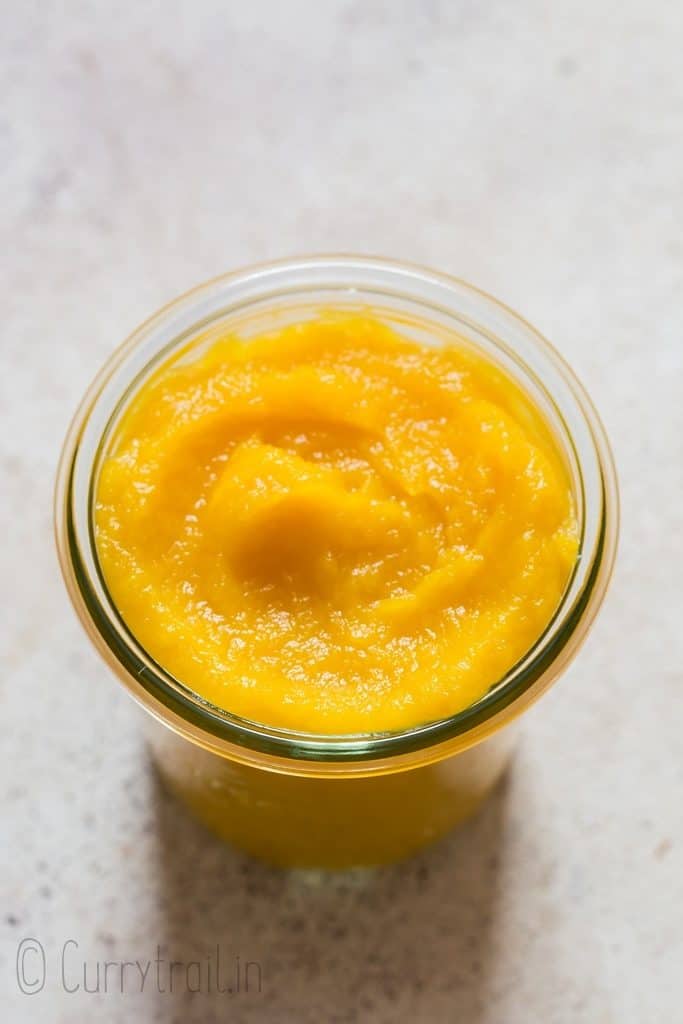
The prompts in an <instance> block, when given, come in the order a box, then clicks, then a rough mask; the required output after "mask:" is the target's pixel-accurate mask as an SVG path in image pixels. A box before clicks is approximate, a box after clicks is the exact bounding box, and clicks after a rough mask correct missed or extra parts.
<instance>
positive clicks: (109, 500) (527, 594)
mask: <svg viewBox="0 0 683 1024" xmlns="http://www.w3.org/2000/svg"><path fill="white" fill-rule="evenodd" d="M96 533H97V546H98V551H99V557H100V560H101V564H102V569H103V572H104V575H105V578H106V581H107V583H108V586H109V588H110V591H111V594H112V596H113V599H114V601H115V603H116V604H117V606H118V608H119V610H120V613H121V615H122V617H123V619H124V620H125V621H126V623H127V624H128V626H129V627H130V629H131V631H132V632H133V633H134V634H135V636H137V638H138V640H139V641H140V642H141V643H142V645H143V646H144V647H145V648H146V649H147V650H148V651H149V653H150V654H151V655H152V656H153V657H154V658H155V659H156V660H157V661H158V662H159V663H160V664H161V665H162V666H164V667H165V668H166V669H167V670H168V671H170V672H171V673H172V674H173V675H174V676H175V677H176V678H177V679H179V680H181V681H182V682H183V683H185V684H186V685H187V686H188V687H190V688H191V689H192V690H194V691H195V692H196V693H198V694H200V695H201V696H202V697H204V698H206V699H207V700H209V701H211V702H212V703H213V704H215V705H218V706H220V707H222V708H225V709H227V710H229V711H231V712H234V713H236V714H238V715H241V716H243V717H246V718H249V719H252V720H254V721H257V722H261V723H265V724H268V725H271V726H281V727H286V728H292V729H297V730H304V731H308V732H318V733H352V732H381V731H384V730H394V729H401V728H405V727H408V726H414V725H417V724H419V723H422V722H427V721H432V720H435V719H439V718H442V717H445V716H447V715H450V714H452V713H454V712H456V711H458V710H461V709H463V708H465V707H466V706H468V705H470V704H471V703H472V702H473V701H475V700H477V699H478V698H480V697H481V696H483V694H484V693H486V691H487V689H488V688H489V687H490V686H491V685H492V684H493V683H495V682H496V681H497V680H498V679H499V678H500V677H501V676H502V675H503V674H504V673H505V672H506V671H507V670H508V669H509V668H511V666H512V665H514V663H515V662H516V661H517V660H518V659H519V658H520V657H521V656H522V655H523V654H524V653H525V652H526V651H527V650H528V649H529V647H530V646H531V645H532V644H533V642H534V641H535V640H536V639H537V637H538V636H539V635H540V633H541V632H542V630H543V628H544V627H545V626H546V625H547V623H548V621H549V619H550V618H551V616H552V613H553V611H554V609H555V608H556V606H557V604H558V601H559V600H560V597H561V595H562V593H563V590H564V588H565V586H566V584H567V582H568V578H569V575H570V572H571V569H572V566H573V564H574V562H575V559H576V552H577V539H576V522H575V515H574V511H573V506H572V499H571V495H570V488H569V482H568V478H567V475H566V472H565V469H564V467H563V464H562V462H561V460H560V457H559V455H558V453H557V451H556V449H555V447H554V445H553V442H552V440H551V438H550V435H549V432H548V431H547V429H546V427H545V425H544V423H543V421H542V419H541V417H540V415H539V414H538V412H536V411H535V410H534V409H533V407H532V406H531V405H530V403H529V401H528V400H527V399H526V398H525V397H524V396H523V395H522V393H521V391H520V390H519V389H518V388H517V387H516V385H514V384H513V383H512V382H511V381H510V380H509V379H507V378H506V377H505V376H504V375H503V374H502V373H500V372H499V371H498V370H497V369H495V368H494V367H493V366H492V365H490V364H489V363H487V362H484V361H483V360H481V359H479V358H475V357H474V356H473V355H471V354H470V353H468V352H467V351H466V350H465V349H464V347H463V348H461V347H459V346H457V345H453V346H449V347H446V348H444V347H438V348H430V347H427V346H422V345H419V344H416V343H413V342H410V341H407V340H405V339H404V338H402V337H401V336H399V335H398V334H397V333H395V332H394V331H392V330H390V329H389V328H388V327H386V326H384V325H382V324H381V323H380V322H379V321H377V320H375V319H372V318H370V317H369V316H368V317H365V316H362V317H361V316H356V317H349V316H343V315H338V316H335V315H334V314H329V315H326V316H323V317H321V318H320V319H317V320H313V321H309V322H305V323H301V324H297V325H296V326H292V327H287V328H285V329H283V330H281V331H279V332H277V333H272V334H266V335H262V336H259V337H256V338H251V339H249V340H248V341H245V340H242V339H240V338H238V337H234V336H230V337H221V338H220V339H219V340H218V341H215V342H213V343H212V344H210V346H209V347H208V348H205V350H204V352H203V354H201V355H199V356H196V357H195V358H194V359H192V355H191V353H186V354H185V356H184V358H183V360H182V361H179V360H178V359H176V360H175V361H172V362H169V363H167V364H166V365H164V366H162V368H161V369H160V370H158V371H157V372H156V374H155V375H154V376H153V377H152V378H151V380H149V381H148V382H147V383H145V384H144V386H143V387H142V389H141V392H140V394H139V395H138V397H137V398H136V399H135V401H134V402H133V404H132V405H131V407H129V409H128V410H127V411H126V412H125V413H124V415H123V417H122V419H121V421H120V423H119V425H118V427H117V430H116V433H115V438H114V442H113V445H112V449H111V453H110V455H109V456H108V457H107V459H106V460H105V462H104V465H103V468H102V472H101V475H100V478H99V484H98V488H97V494H96Z"/></svg>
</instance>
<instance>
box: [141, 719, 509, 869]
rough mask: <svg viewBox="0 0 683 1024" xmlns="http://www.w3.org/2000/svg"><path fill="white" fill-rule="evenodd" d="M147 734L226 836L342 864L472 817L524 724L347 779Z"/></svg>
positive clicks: (416, 841) (180, 790) (275, 855)
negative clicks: (436, 755)
mask: <svg viewBox="0 0 683 1024" xmlns="http://www.w3.org/2000/svg"><path fill="white" fill-rule="evenodd" d="M148 738H149V742H150V745H151V748H152V753H153V755H154V758H155V761H156V762H157V765H158V768H159V772H160V775H161V778H162V780H163V782H164V784H165V786H166V787H167V789H169V790H170V792H171V793H172V794H173V795H174V796H177V797H178V798H179V799H180V800H181V801H182V802H183V803H184V804H185V805H186V806H187V807H188V808H189V809H190V811H191V812H192V813H193V814H194V815H195V816H196V817H197V818H198V819H199V820H200V821H201V822H202V824H204V825H205V826H206V827H207V828H209V829H210V831H212V832H213V833H214V834H215V835H217V836H218V837H219V838H221V839H223V840H225V841H227V842H228V843H230V844H231V845H232V846H235V847H237V848H238V849H240V850H242V851H244V852H246V853H248V854H251V855H252V856H254V857H256V858H258V859H259V860H261V861H264V862H265V863H267V864H270V865H273V866H275V867H280V868H320V869H325V870H340V869H345V868H355V867H375V866H379V865H382V864H389V863H393V862H395V861H398V860H403V859H405V858H407V857H409V856H411V855H412V854H414V853H416V852H417V851H419V850H421V849H422V848H424V847H426V846H429V845H431V844H432V843H434V842H437V841H438V840H439V839H442V838H443V837H444V836H446V835H447V834H448V833H449V832H450V831H451V830H452V829H454V828H455V827H457V826H458V825H460V824H462V823H463V822H464V821H466V820H467V819H468V818H469V817H471V816H472V815H473V814H474V813H475V812H476V810H477V809H478V808H479V806H480V805H481V803H482V802H483V800H484V799H485V798H486V797H487V796H488V795H489V794H490V792H491V790H492V789H493V787H494V786H495V785H496V783H497V782H498V781H499V780H500V778H501V776H502V775H503V772H504V770H505V768H506V766H507V764H508V762H509V758H510V754H511V752H512V750H513V749H514V745H515V742H516V738H517V730H516V728H515V726H514V725H513V726H507V727H506V728H505V729H503V730H502V731H499V732H498V733H496V734H495V735H493V736H492V737H490V738H489V739H487V740H486V741H485V742H483V743H481V744H479V745H478V746H476V747H473V748H471V749H469V750H466V751H464V752H463V753H460V754H457V755H455V756H453V757H450V758H447V759H445V760H442V761H439V762H437V763H434V764H431V765H424V766H422V767H418V768H414V769H410V770H407V771H403V772H395V773H393V774H378V775H376V776H372V777H354V778H345V779H343V778H306V777H301V776H297V775H285V774H279V773H277V772H270V771H263V770H261V769H259V768H255V767H249V766H246V765H241V764H238V763H236V762H234V761H231V760H228V759H226V758H221V757H218V756H217V755H215V754H212V753H210V752H208V751H206V750H204V749H202V748H200V747H196V746H194V745H193V744H190V743H188V742H187V741H186V740H185V739H183V738H181V737H178V736H177V735H175V734H174V733H172V732H171V731H169V730H168V729H166V728H165V727H163V726H161V725H159V724H158V723H156V722H151V723H149V724H148Z"/></svg>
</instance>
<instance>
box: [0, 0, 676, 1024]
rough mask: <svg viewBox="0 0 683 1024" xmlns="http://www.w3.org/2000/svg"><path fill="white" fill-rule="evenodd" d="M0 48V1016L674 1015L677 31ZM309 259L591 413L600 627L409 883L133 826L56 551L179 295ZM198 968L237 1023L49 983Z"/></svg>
mask: <svg viewBox="0 0 683 1024" xmlns="http://www.w3.org/2000/svg"><path fill="white" fill-rule="evenodd" d="M1 47H2V59H1V61H0V79H1V81H0V95H2V99H3V102H2V106H1V108H0V154H1V157H0V175H1V178H0V185H1V187H0V216H1V222H2V239H3V247H2V248H3V260H2V263H3V268H2V270H3V272H2V277H1V279H0V288H1V292H0V297H1V300H2V303H1V308H2V328H1V345H2V373H0V415H1V417H2V429H1V430H0V455H1V459H2V462H1V472H2V482H1V491H0V493H1V495H2V501H1V503H0V515H1V516H2V533H1V535H2V548H1V551H2V564H1V572H0V581H1V586H2V590H3V594H2V602H1V605H0V608H1V611H0V615H1V640H2V645H1V652H2V658H3V671H2V675H1V680H2V683H1V685H2V698H1V699H2V706H1V711H0V715H1V719H0V721H1V728H0V735H1V743H2V755H3V761H2V764H3V770H2V776H1V780H0V792H1V796H2V807H3V811H2V844H1V847H0V856H1V857H2V865H1V870H0V879H1V882H0V885H1V889H2V901H1V910H2V916H1V920H0V935H1V941H0V954H1V957H2V963H1V965H0V994H1V996H2V1005H3V1016H4V1018H5V1019H7V1020H11V1021H12V1022H13V1024H18V1022H23V1021H31V1022H38V1024H42V1022H52V1021H59V1022H62V1021H64V1022H67V1021H68V1022H69V1024H72V1022H77V1024H78V1022H81V1021H83V1022H85V1021H88V1022H90V1021H93V1020H101V1021H139V1022H141V1024H147V1022H151V1021H167V1020H168V1021H176V1020H177V1021H183V1022H193V1021H196V1022H202V1024H205V1022H208V1021H211V1020H213V1019H216V1020H229V1021H234V1022H238V1024H241V1022H245V1024H252V1022H253V1024H289V1022H292V1024H295V1022H297V1024H298V1022H302V1024H305V1022H316V1024H318V1022H320V1021H339V1022H342V1021H349V1022H351V1021H364V1022H366V1021H367V1022H370V1024H380V1022H384V1021H387V1022H392V1024H396V1022H404V1021H405V1022H417V1024H423V1022H424V1024H446V1022H448V1024H456V1022H457V1024H459V1022H467V1024H536V1022H538V1024H565V1022H566V1024H569V1022H571V1024H660V1022H661V1024H672V1022H674V1021H676V1020H678V1019H681V1017H680V1015H681V997H680V985H679V980H680V976H681V970H682V969H683V920H682V917H683V859H682V858H683V821H682V815H681V807H682V804H683V801H682V799H681V792H682V785H683V753H682V751H683V747H682V744H681V736H682V734H683V715H682V710H683V695H682V685H683V667H682V666H683V628H682V627H681V616H682V613H683V600H682V597H681V583H680V580H681V567H682V559H683V534H682V533H681V505H682V499H683V478H682V474H683V440H682V439H683V402H682V399H683V340H682V338H683V304H682V302H681V294H682V292H683V241H682V240H681V225H682V224H683V189H682V187H681V181H682V178H683V76H681V73H680V54H681V52H682V50H683V8H681V6H680V3H678V2H675V0H674V2H671V3H666V2H664V0H650V2H645V0H636V2H634V0H624V2H623V3H620V4H618V5H615V4H612V3H607V2H606V0H598V2H596V0H578V2H575V3H572V4H566V5H561V4H554V5H551V4H548V3H546V2H545V0H523V2H521V0H520V2H519V3H515V4H512V3H509V2H507V0H491V2H488V3H475V2H473V0H450V2H446V0H444V2H439V0H430V2H427V0H424V2H421V0H396V2H393V3H389V2H386V3H383V2H374V0H362V2H355V0H351V2H348V0H347V2H345V3H341V2H339V3H336V2H320V3H310V2H304V0H293V2H288V3H278V2H276V0H272V2H270V3H266V2H262V0H252V2H250V3H244V4H236V3H218V2H206V0H195V2H194V3H184V4H181V3H176V2H167V3H165V4H163V5H160V4H152V3H143V2H141V3H132V2H131V3H123V4H107V3H100V4H93V3H86V2H80V3H79V2H76V0H67V2H65V3H61V4H57V3H52V2H48V3H41V2H38V0H26V2H24V3H21V4H18V3H17V4H7V5H6V7H5V12H4V18H3V31H2V42H1ZM320 250H361V251H366V252H378V253H384V254H388V255H394V256H398V257H403V258H409V259H414V260H418V261H422V262H426V263H428V264H432V265H434V266H436V267H440V268H443V269H445V270H449V271H452V272H454V273H456V274H459V275H461V276H464V277H466V278H468V279H470V280H471V281H473V282H475V283H477V284H479V285H481V286H482V287H484V288H485V289H487V290H489V291H491V292H493V293H494V294H497V295H499V296H500V297H501V298H503V299H504V300H506V301H507V302H509V303H510V304H511V305H513V306H515V307H517V308H518V309H520V310H521V311H523V312H524V313H525V314H526V315H527V316H528V317H529V318H530V319H531V320H532V321H533V322H535V323H536V324H537V325H538V326H539V327H540V328H541V329H542V330H543V331H544V332H545V333H546V334H547V335H549V336H550V337H551V338H552V339H553V340H554V341H555V343H556V344H557V346H558V347H559V348H560V350H561V351H562V352H563V353H564V355H565V356H566V357H567V359H568V360H569V361H570V362H571V363H572V364H573V365H574V366H575V368H576V369H577V371H578V372H579V374H580V376H581V377H582V378H583V380H584V381H585V383H586V384H587V386H588V388H589V390H590V392H591V393H592V395H593V397H594V399H595V401H596V403H597V405H598V406H599V408H600V410H601V412H602V415H603V417H604V420H605V423H606V425H607V428H608V430H609V433H610V435H611V437H612V440H613V442H614V446H615V450H616V456H617V461H618V465H619V469H620V475H621V484H622V498H623V506H624V517H623V530H622V544H621V553H620V560H619V566H618V571H617V574H616V578H615V582H614V586H613V589H612V591H611V593H610V596H609V599H608V602H607V604H606V606H605V608H604V611H603V614H602V616H601V618H600V621H599V623H598V625H597V627H596V629H595V631H594V633H593V634H592V636H591V639H590V642H589V643H588V645H587V646H586V647H585V649H584V650H583V652H582V653H581V655H580V657H579V659H578V660H577V662H576V663H575V664H574V666H573V667H572V668H571V670H570V671H569V673H568V674H567V676H566V677H565V679H564V680H563V681H562V683H561V684H560V685H558V686H557V687H556V688H555V690H554V691H553V692H552V693H551V694H550V695H548V696H547V698H545V699H544V700H543V701H542V702H541V703H540V704H539V705H538V706H537V707H536V708H535V709H534V710H533V711H532V712H531V713H530V714H529V716H528V719H527V721H526V727H525V732H524V736H523V740H522V744H521V747H520V750H519V754H518V756H517V758H516V761H515V763H514V766H513V768H512V770H511V772H510V774H509V777H508V780H507V784H506V785H505V787H504V788H503V789H501V790H500V791H499V792H498V794H497V796H496V797H495V798H494V799H493V800H492V801H491V802H490V803H489V804H488V806H487V807H486V808H485V810H484V811H483V812H482V813H481V814H480V815H479V816H478V817H477V818H476V820H474V821H473V822H471V824H469V825H468V826H466V827H465V828H464V829H463V830H462V831H461V832H460V833H459V834H457V835H454V836H453V837H452V838H451V839H449V840H448V841H446V842H445V843H442V844H441V845H440V846H438V847H437V848H435V849H434V850H433V851H432V852H430V853H427V854H425V855H424V856H421V857H419V858H418V859H417V860H414V861H412V862H410V863H408V864H405V865H403V866H400V867H397V868H394V869H390V870H386V871H382V872H379V873H376V874H374V875H368V876H364V875H343V876H339V877H335V878H322V877H318V876H299V875H287V874H280V873H277V872H273V871H269V870H266V869H265V868H262V867H260V866H258V865H257V864H254V863H251V862H250V861H248V860H247V859H245V858H244V857H242V856H240V855H239V854H237V853H234V852H232V851H230V850H229V849H226V848H223V847H222V846H221V845H220V844H219V843H218V842H217V841H214V840H213V839H212V838H211V837H210V836H208V835H207V834H205V832H204V831H203V830H202V829H201V828H200V827H199V826H198V825H196V824H194V822H193V821H191V820H190V819H189V818H188V817H187V815H186V814H185V812H184V811H183V810H182V809H181V808H180V807H178V806H177V805H176V804H175V803H174V802H173V801H172V800H170V799H168V798H167V797H165V796H164V795H163V794H162V792H160V790H159V788H158V784H157V783H156V781H155V778H154V776H153V774H152V772H151V771H150V766H149V763H148V760H147V757H146V754H145V749H144V747H143V744H142V740H141V737H140V732H139V729H138V724H139V722H138V718H137V715H138V712H137V711H136V710H135V708H134V706H133V705H132V703H131V702H130V701H129V700H128V698H127V697H126V696H125V695H124V693H123V692H122V690H121V689H120V688H119V687H118V686H117V685H116V684H115V683H114V681H113V680H112V679H110V678H108V677H107V676H106V675H105V673H104V672H103V670H102V668H101V667H100V664H99V663H98V660H97V658H96V656H95V655H94V653H93V652H92V651H91V650H90V648H89V646H88V643H87V641H86V640H85V637H84V635H83V634H82V632H81V629H80V627H79V626H78V624H77V622H76V621H75V618H74V615H73V613H72V611H71V609H70V607H69V606H68V603H67V600H66V597H65V594H64V591H63V587H62V584H61V581H60V579H59V577H58V573H57V566H56V559H55V556H54V553H53V543H52V536H51V526H50V518H51V507H50V506H51V489H52V483H53V477H54V470H55V462H56V459H57V455H58V450H59V447H60V443H61V440H62V437H63V434H64V432H65V429H66V425H67V422H68V419H69V417H70V415H71V413H72V411H73V409H74V407H75V405H76V403H77V401H78V399H79V397H80V395H81V393H82V391H83V389H84V388H85V386H86V384H87V383H88V382H89V380H90V378H91V377H92V375H93V374H94V372H95V371H96V370H97V368H98V367H99V366H100V364H101V363H102V361H103V360H104V359H105V358H106V356H107V355H108V354H109V353H110V352H111V350H112V348H113V346H114V345H116V344H117V342H119V341H120V340H121V339H122V338H123V337H124V336H125V335H126V334H127V333H128V332H129V331H130V330H131V329H132V328H133V327H134V326H135V325H136V324H137V323H138V322H139V321H140V320H141V319H142V318H143V317H145V316H146V315H147V314H148V313H149V312H150V311H153V310H154V309H155V308H157V307H158V306H159V305H160V304H162V303H163V302H165V301H166V300H167V299H169V298H170V297H172V296H173V295H175V294H176V293H178V292H179V291H181V290H184V289H185V288H187V287H188V286H190V285H191V284H193V283H195V282H198V281H200V280H202V279H203V278H206V277H209V276H211V275H214V274H216V273H218V272H220V271H223V270H225V269H228V268H231V267H234V266H238V265H240V264H244V263H247V262H250V261H255V260H261V259H264V258H269V257H277V256H284V255H288V254H291V253H298V252H304V251H320ZM26 938H31V939H35V940H37V941H39V942H40V943H41V946H42V948H43V950H44V953H45V960H46V983H45V986H44V988H43V990H42V991H41V992H39V993H36V994H32V995H29V994H23V993H22V992H21V991H20V990H19V988H18V985H17V978H16V974H15V964H16V955H17V948H18V945H19V943H20V941H21V940H22V939H26ZM70 940H73V941H70ZM74 942H75V943H77V944H78V945H77V946H76V945H73V943H74ZM65 943H70V944H69V945H68V953H67V964H66V976H65V978H61V976H60V971H61V969H60V956H61V951H62V950H63V949H64V945H65ZM216 945H219V946H220V949H221V956H222V957H223V958H224V964H225V962H226V961H227V962H228V964H229V965H232V964H234V958H235V957H236V956H240V957H241V958H243V959H244V960H247V959H249V960H254V961H258V962H259V964H260V965H261V969H262V991H261V992H260V993H258V992H255V991H253V986H252V991H250V992H249V993H245V992H243V991H242V992H240V993H233V995H229V994H218V993H215V992H214V993H208V992H206V991H202V992H200V993H198V994H187V993H185V992H183V991H181V992H178V991H176V992H175V993H173V994H171V993H169V992H168V986H167V984H164V983H163V976H162V984H161V985H157V984H156V982H155V983H154V984H149V983H148V985H147V987H146V988H145V990H144V991H143V993H142V994H140V993H139V992H136V991H135V985H134V984H133V982H132V981H127V982H126V986H125V987H126V991H125V992H124V993H123V994H121V993H120V992H118V991H116V990H114V991H111V990H110V991H108V992H107V993H105V992H103V991H100V993H99V994H97V993H95V994H90V993H87V992H85V991H83V985H82V977H81V978H80V981H79V975H78V972H79V971H80V972H81V974H82V965H83V964H85V965H86V967H87V969H88V971H89V972H90V973H89V977H88V984H89V986H90V987H94V985H95V974H94V972H95V967H96V964H97V963H100V964H103V963H104V961H107V960H110V961H115V962H120V961H123V960H128V961H135V960H136V959H140V960H141V961H146V960H148V959H151V960H153V959H154V958H155V956H157V953H156V949H157V946H159V947H160V948H161V954H160V955H161V957H162V958H167V959H177V960H179V961H180V960H182V961H185V962H189V961H192V960H201V959H206V957H207V956H209V955H212V953H213V950H215V947H216ZM23 948H24V949H26V950H27V952H26V957H27V959H26V964H27V971H28V980H29V981H30V980H31V973H32V971H33V968H34V967H37V966H39V952H38V951H37V948H33V949H29V948H28V947H26V946H25V947H23ZM222 969H223V970H225V971H228V970H229V969H231V968H230V966H227V967H225V966H224V968H222ZM162 972H163V968H162ZM33 973H35V972H33ZM76 984H80V985H81V988H80V989H79V990H78V991H76V992H70V991H67V989H68V988H73V987H74V985H76ZM225 984H226V983H225V981H224V982H223V987H225ZM102 987H103V985H102V983H100V988H102ZM112 987H113V988H114V989H116V984H114V985H113V986H112ZM138 987H139V986H138ZM159 988H164V989H165V991H163V992H162V991H159Z"/></svg>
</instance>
